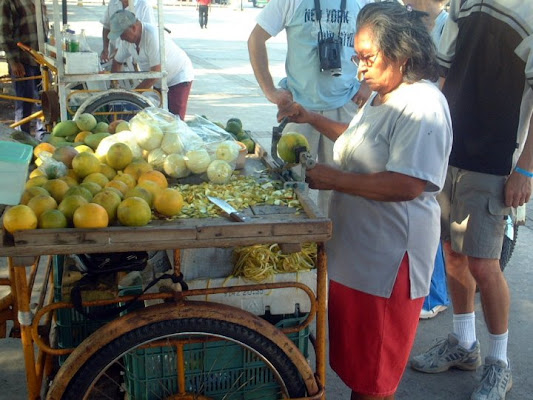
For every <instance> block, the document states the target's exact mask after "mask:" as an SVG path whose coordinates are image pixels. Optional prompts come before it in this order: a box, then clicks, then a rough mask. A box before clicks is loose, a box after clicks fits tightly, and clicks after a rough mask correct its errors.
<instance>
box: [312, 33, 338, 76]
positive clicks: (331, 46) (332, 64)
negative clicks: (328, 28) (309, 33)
mask: <svg viewBox="0 0 533 400" xmlns="http://www.w3.org/2000/svg"><path fill="white" fill-rule="evenodd" d="M318 55H319V58H320V70H321V71H330V72H331V75H333V76H340V74H341V71H342V69H341V41H340V39H338V38H334V37H328V38H325V39H321V40H319V41H318Z"/></svg>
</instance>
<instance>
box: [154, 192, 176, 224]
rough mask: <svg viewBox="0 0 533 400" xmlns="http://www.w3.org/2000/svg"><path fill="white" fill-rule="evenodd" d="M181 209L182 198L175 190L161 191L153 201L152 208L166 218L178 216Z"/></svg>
mask: <svg viewBox="0 0 533 400" xmlns="http://www.w3.org/2000/svg"><path fill="white" fill-rule="evenodd" d="M182 207H183V197H182V196H181V193H180V192H179V191H178V190H176V189H171V188H167V189H163V190H161V191H160V192H159V193H158V194H157V195H156V196H155V199H154V208H155V210H156V211H157V212H158V213H159V214H162V215H164V216H166V217H173V216H174V215H177V214H179V212H180V211H181V209H182Z"/></svg>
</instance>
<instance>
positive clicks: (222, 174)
mask: <svg viewBox="0 0 533 400" xmlns="http://www.w3.org/2000/svg"><path fill="white" fill-rule="evenodd" d="M232 173H233V167H232V166H231V165H229V164H228V163H227V162H226V161H224V160H213V161H212V162H211V163H210V164H209V167H207V178H208V179H209V182H212V183H218V184H220V183H227V182H228V181H229V180H230V178H231V174H232Z"/></svg>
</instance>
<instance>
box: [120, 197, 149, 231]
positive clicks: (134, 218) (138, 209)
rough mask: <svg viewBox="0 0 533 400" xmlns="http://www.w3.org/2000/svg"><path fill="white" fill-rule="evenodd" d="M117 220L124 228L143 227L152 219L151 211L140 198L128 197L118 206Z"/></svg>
mask: <svg viewBox="0 0 533 400" xmlns="http://www.w3.org/2000/svg"><path fill="white" fill-rule="evenodd" d="M117 218H118V221H119V222H120V223H121V224H122V225H125V226H144V225H146V224H148V223H149V222H150V220H151V219H152V210H150V206H149V205H148V203H147V202H146V201H144V200H143V199H141V198H140V197H129V198H127V199H124V200H122V202H121V203H120V204H119V206H118V208H117Z"/></svg>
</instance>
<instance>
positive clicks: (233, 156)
mask: <svg viewBox="0 0 533 400" xmlns="http://www.w3.org/2000/svg"><path fill="white" fill-rule="evenodd" d="M215 155H216V158H217V160H224V161H227V162H229V163H231V162H234V161H235V160H237V157H239V145H238V144H237V143H236V142H235V141H234V140H226V141H224V142H222V143H220V144H219V145H218V146H217V149H216V152H215Z"/></svg>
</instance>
